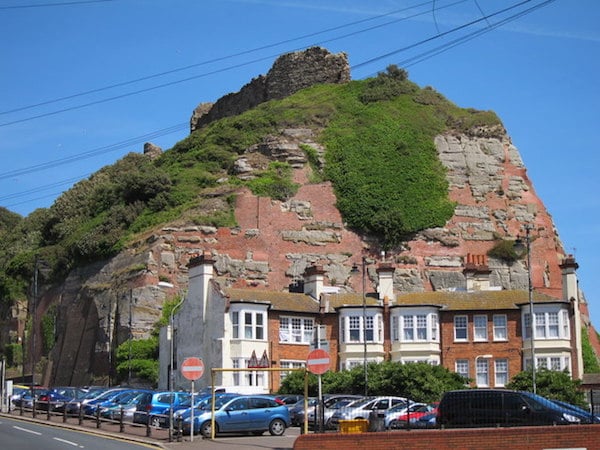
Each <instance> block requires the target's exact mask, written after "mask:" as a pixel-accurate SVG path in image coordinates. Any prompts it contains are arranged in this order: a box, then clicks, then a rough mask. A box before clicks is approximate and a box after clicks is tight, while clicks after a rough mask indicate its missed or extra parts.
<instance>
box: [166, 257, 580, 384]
mask: <svg viewBox="0 0 600 450" xmlns="http://www.w3.org/2000/svg"><path fill="white" fill-rule="evenodd" d="M465 259H466V261H467V262H466V263H465V265H464V270H463V274H464V278H465V280H466V286H461V287H460V288H459V289H454V290H447V291H436V292H418V293H403V294H400V293H395V292H394V286H393V274H394V270H395V268H394V266H393V265H391V264H388V263H380V264H379V265H378V266H377V268H376V275H377V283H376V285H377V292H361V293H354V292H352V293H351V292H343V291H342V288H339V287H335V286H325V285H324V279H325V271H324V270H323V268H322V267H319V266H311V267H308V268H307V269H306V271H305V273H304V277H303V283H300V286H302V289H301V292H274V291H268V290H265V289H264V288H262V289H257V288H247V289H238V288H224V287H222V286H221V285H220V284H219V283H218V282H217V281H216V280H215V279H214V276H213V271H214V268H213V266H214V263H215V261H214V259H213V257H212V256H211V255H210V254H208V253H205V254H203V255H200V256H198V257H195V258H193V259H192V260H191V261H190V264H189V276H190V280H189V291H188V294H187V298H186V300H185V302H184V303H183V304H182V306H181V308H180V309H179V310H178V312H177V313H176V314H175V315H174V316H173V333H168V332H167V330H166V329H163V330H162V331H161V345H160V349H161V350H160V379H159V387H161V388H167V387H169V385H170V376H169V375H170V368H171V366H173V368H174V370H173V372H172V375H173V377H174V387H175V388H177V387H180V386H182V387H185V386H187V383H189V382H187V381H186V380H185V379H184V378H183V377H182V375H181V374H180V372H179V370H177V368H178V367H179V364H180V363H181V362H182V361H183V360H184V359H185V358H186V357H190V356H195V357H199V358H202V360H203V362H204V364H205V367H206V373H205V374H204V376H203V377H202V378H201V379H199V380H198V381H197V382H196V383H197V384H196V387H198V388H202V387H207V386H210V385H211V371H210V369H211V368H225V369H239V368H247V367H256V366H258V365H260V366H261V367H264V366H268V367H270V368H277V369H286V368H300V367H303V366H304V365H305V363H306V358H307V355H308V353H309V352H310V350H311V349H313V348H315V345H316V340H317V337H318V340H319V346H320V347H322V348H325V349H326V350H328V351H329V354H330V360H331V368H330V370H332V371H339V370H344V369H348V368H351V367H353V366H356V365H362V364H363V362H364V361H365V359H366V361H367V362H381V361H397V362H401V363H409V362H416V361H424V362H428V363H430V364H439V365H443V366H444V367H446V368H448V369H450V370H453V371H456V372H458V373H460V374H461V375H464V376H465V377H468V378H470V379H472V380H474V385H476V386H478V387H502V386H504V385H505V384H506V383H508V381H509V380H510V378H511V377H512V376H514V375H516V374H517V373H518V372H520V371H522V370H524V369H525V368H528V367H530V365H531V364H532V339H531V320H532V317H531V314H530V304H533V307H534V310H533V321H534V327H533V328H534V339H533V347H534V352H533V353H534V354H535V360H536V367H538V368H541V367H547V368H552V369H560V370H562V369H567V370H568V371H569V372H570V373H571V375H572V376H573V377H574V378H581V376H582V373H583V362H582V356H581V355H582V352H581V317H580V311H579V304H578V303H579V301H578V287H577V278H576V269H577V267H578V266H577V263H576V261H575V260H574V258H573V257H571V256H569V257H567V258H565V259H564V261H563V263H562V264H561V265H560V268H561V270H562V277H563V279H562V286H563V292H562V298H553V297H550V296H548V295H546V294H542V293H539V292H535V291H532V292H531V296H532V297H531V303H530V297H529V295H530V294H529V292H528V291H526V290H501V289H499V288H497V287H494V286H491V285H490V276H489V274H490V270H489V269H488V267H487V265H486V259H485V257H477V258H472V257H469V258H465ZM473 261H475V263H473ZM363 270H364V264H363ZM363 286H364V279H363ZM363 290H364V289H363ZM171 338H172V339H173V340H172V341H170V339H171ZM365 340H366V342H365ZM261 360H262V364H261ZM171 362H172V363H171ZM285 376H286V372H284V371H282V372H279V371H265V370H261V369H260V368H257V369H256V370H253V371H240V372H235V371H222V372H221V371H219V372H216V373H215V384H216V385H217V386H224V387H228V388H230V389H232V390H236V391H238V392H275V391H277V389H278V388H279V386H280V382H281V379H282V378H283V377H285Z"/></svg>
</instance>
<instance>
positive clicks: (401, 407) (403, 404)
mask: <svg viewBox="0 0 600 450" xmlns="http://www.w3.org/2000/svg"><path fill="white" fill-rule="evenodd" d="M405 409H406V402H400V403H396V404H395V405H394V406H392V407H391V408H390V409H389V411H390V412H398V411H403V410H405Z"/></svg>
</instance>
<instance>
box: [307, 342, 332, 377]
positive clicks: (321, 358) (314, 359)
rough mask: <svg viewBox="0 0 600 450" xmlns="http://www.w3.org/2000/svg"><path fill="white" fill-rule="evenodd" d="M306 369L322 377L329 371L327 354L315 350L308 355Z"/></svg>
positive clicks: (320, 349) (323, 351)
mask: <svg viewBox="0 0 600 450" xmlns="http://www.w3.org/2000/svg"><path fill="white" fill-rule="evenodd" d="M306 368H307V369H308V371H309V372H311V373H314V374H315V375H323V374H324V373H325V372H327V371H328V370H329V353H327V352H326V351H325V350H323V349H322V348H317V349H315V350H313V351H312V352H310V353H309V354H308V358H307V359H306Z"/></svg>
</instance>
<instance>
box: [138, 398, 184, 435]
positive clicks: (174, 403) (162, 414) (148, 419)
mask: <svg viewBox="0 0 600 450" xmlns="http://www.w3.org/2000/svg"><path fill="white" fill-rule="evenodd" d="M190 399H191V395H190V394H189V393H187V392H169V391H164V392H153V393H148V394H145V395H144V397H143V398H142V399H141V400H140V402H139V403H138V406H137V409H136V411H135V412H134V413H133V422H134V423H141V424H144V425H147V424H148V423H150V425H151V426H153V427H157V428H158V427H163V428H165V427H168V426H169V419H170V412H171V407H173V411H175V409H177V408H178V407H179V406H180V405H181V404H182V403H185V402H189V401H190Z"/></svg>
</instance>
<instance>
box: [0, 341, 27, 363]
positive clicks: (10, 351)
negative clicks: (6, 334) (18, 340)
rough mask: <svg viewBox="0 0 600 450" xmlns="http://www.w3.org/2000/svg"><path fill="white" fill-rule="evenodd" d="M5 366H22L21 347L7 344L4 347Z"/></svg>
mask: <svg viewBox="0 0 600 450" xmlns="http://www.w3.org/2000/svg"><path fill="white" fill-rule="evenodd" d="M4 354H5V355H6V364H8V365H9V366H11V367H15V366H20V365H21V364H23V346H22V345H21V344H7V345H6V346H5V347H4Z"/></svg>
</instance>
